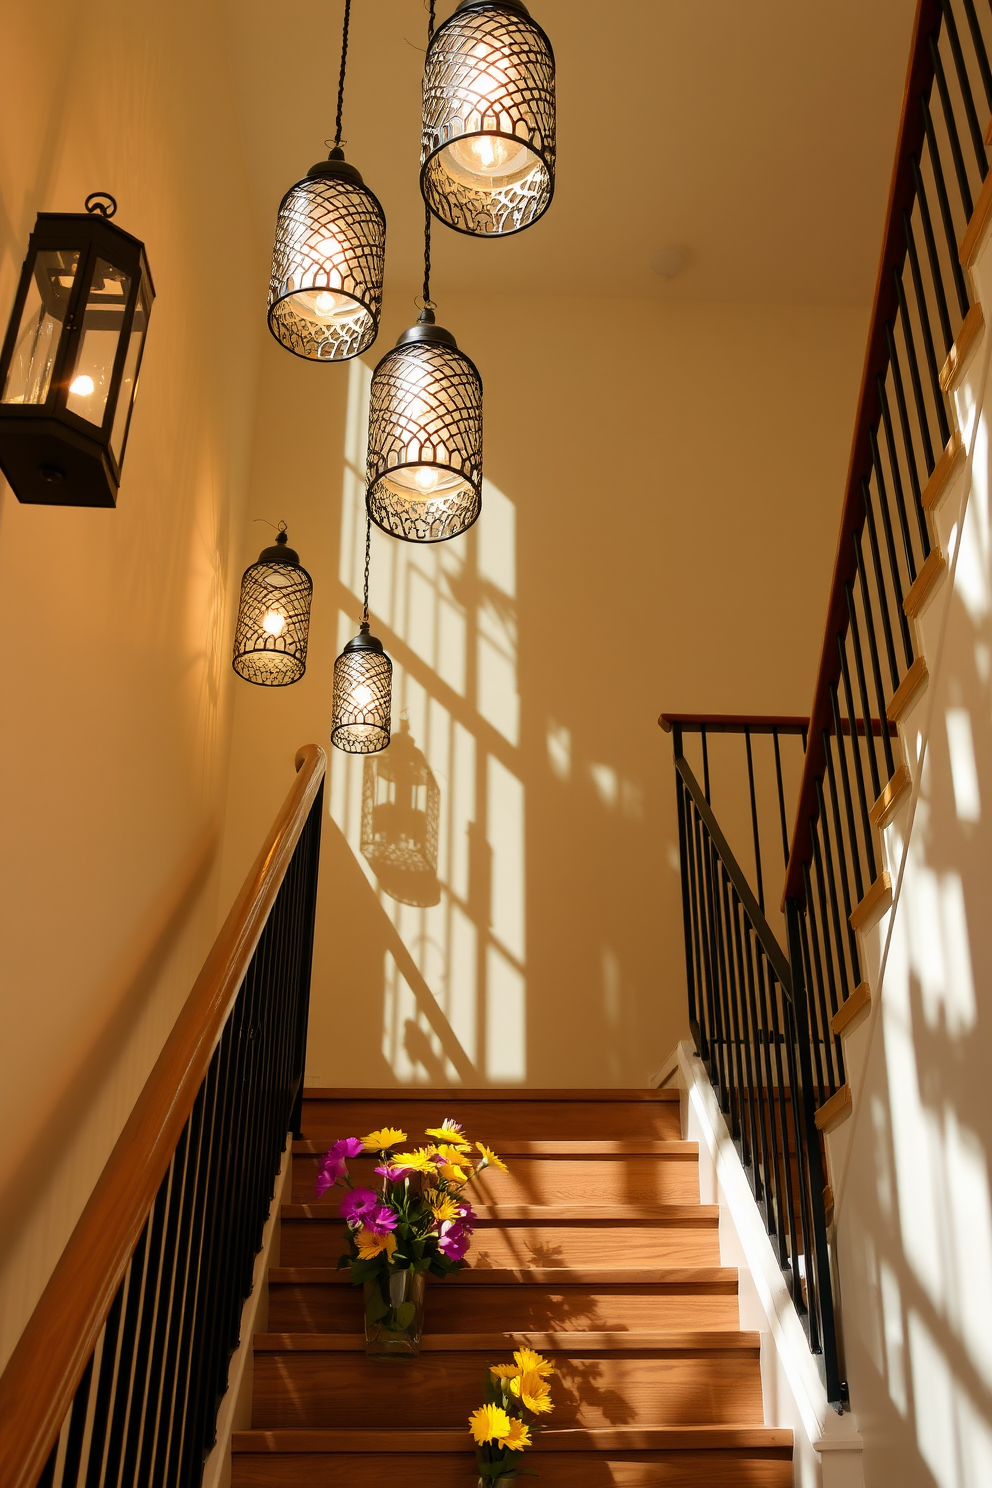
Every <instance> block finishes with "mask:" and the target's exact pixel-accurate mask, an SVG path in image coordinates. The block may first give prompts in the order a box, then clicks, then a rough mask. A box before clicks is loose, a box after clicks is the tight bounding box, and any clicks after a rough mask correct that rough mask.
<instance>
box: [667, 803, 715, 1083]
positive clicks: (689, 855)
mask: <svg viewBox="0 0 992 1488" xmlns="http://www.w3.org/2000/svg"><path fill="white" fill-rule="evenodd" d="M675 781H676V785H677V787H678V790H679V792H680V794H681V797H682V812H683V817H684V818H685V844H686V864H687V869H688V872H687V882H688V886H689V888H688V892H689V909H690V914H691V918H692V955H693V964H694V967H695V979H694V982H695V1001H694V1003H693V1007H694V1009H695V1025H694V1026H693V1022H692V1020H691V1018H690V1023H689V1028H690V1032H691V1033H692V1037H693V1041H694V1043H695V1045H696V1053H697V1054H698V1055H699V1057H700V1059H702V1060H703V1061H704V1063H705V1062H706V1061H707V1059H708V1057H709V1043H708V1040H707V1037H706V1013H705V999H706V975H707V972H706V966H705V963H704V954H703V953H704V944H705V937H704V935H703V931H702V885H701V884H700V882H699V876H698V868H697V864H696V854H695V843H694V838H695V833H694V832H691V831H690V830H689V824H690V821H691V818H692V810H693V808H692V802H691V798H690V796H689V792H688V790H687V788H686V786H685V785H684V784H683V783H682V781H681V780H680V779H679V777H678V775H676V777H675Z"/></svg>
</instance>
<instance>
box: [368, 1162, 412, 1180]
mask: <svg viewBox="0 0 992 1488" xmlns="http://www.w3.org/2000/svg"><path fill="white" fill-rule="evenodd" d="M375 1171H376V1172H377V1173H378V1174H379V1176H380V1178H388V1180H389V1182H390V1183H399V1181H400V1179H401V1178H405V1177H406V1174H407V1169H406V1168H397V1167H394V1166H393V1164H392V1163H383V1164H382V1165H381V1166H380V1167H378V1168H376V1169H375Z"/></svg>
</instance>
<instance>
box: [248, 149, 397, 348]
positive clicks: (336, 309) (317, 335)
mask: <svg viewBox="0 0 992 1488" xmlns="http://www.w3.org/2000/svg"><path fill="white" fill-rule="evenodd" d="M385 255H386V219H385V216H384V215H383V211H382V207H381V206H380V205H379V203H378V201H377V200H376V198H375V197H374V196H373V195H372V192H371V191H370V190H369V189H368V187H367V186H366V185H365V184H364V183H363V181H362V178H361V176H360V175H359V173H358V171H357V170H355V168H354V166H352V165H348V164H347V163H346V162H345V159H344V156H343V155H342V153H341V151H340V149H334V150H332V151H331V154H330V157H329V158H328V159H327V160H321V161H318V163H317V164H316V165H314V166H311V168H310V170H309V171H308V172H307V175H306V177H305V178H304V179H303V180H302V181H297V183H296V185H295V186H292V187H290V189H289V191H287V192H286V195H285V196H284V197H283V199H282V202H281V204H280V207H279V216H278V218H277V220H276V241H275V248H274V249H273V253H272V274H271V277H270V279H269V330H270V331H271V332H272V334H273V336H275V338H276V340H277V341H278V342H279V345H280V346H285V348H286V350H287V351H291V352H293V354H294V355H295V356H298V357H304V358H305V359H306V360H307V361H311V362H346V361H348V360H349V359H350V358H351V357H356V356H358V355H359V353H360V352H363V351H365V350H367V348H368V347H370V346H371V345H372V342H373V341H374V340H375V338H376V335H377V334H378V331H379V312H380V310H381V309H382V275H383V267H384V264H385Z"/></svg>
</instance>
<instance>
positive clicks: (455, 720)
mask: <svg viewBox="0 0 992 1488" xmlns="http://www.w3.org/2000/svg"><path fill="white" fill-rule="evenodd" d="M370 377H371V374H370V372H369V369H368V368H367V367H366V366H365V365H364V364H363V363H361V362H360V361H357V360H356V361H353V362H351V363H349V403H348V415H347V423H346V439H345V446H346V467H345V473H344V487H343V501H342V523H341V558H340V567H339V578H340V581H341V584H342V586H343V590H344V591H345V592H344V594H343V595H342V599H341V608H340V612H339V615H338V638H337V639H338V649H339V650H340V649H341V647H342V646H343V645H344V643H345V642H346V641H347V640H348V639H349V637H350V636H352V635H354V634H355V631H356V629H357V616H358V615H359V613H360V608H361V600H360V597H361V590H362V574H363V568H364V558H365V505H364V490H365V481H364V461H365V445H366V437H367V420H368V393H369V383H370ZM483 502H484V505H483V516H482V519H481V521H480V522H479V523H478V524H477V525H476V527H474V528H473V529H472V530H471V531H470V532H469V533H467V534H465V535H464V536H463V537H460V538H456V539H454V540H453V541H451V542H446V543H439V544H426V545H425V544H415V543H405V542H400V541H397V540H395V539H392V538H389V537H387V536H386V535H385V534H383V533H380V532H379V531H378V530H377V529H375V528H373V530H372V538H371V582H370V612H371V618H372V629H373V633H374V634H377V635H379V637H380V639H381V640H382V641H383V644H384V646H385V648H386V650H387V652H388V653H389V655H390V657H391V659H392V662H393V706H392V716H393V738H394V740H395V739H396V738H397V736H398V731H399V728H400V720H401V718H403V719H405V723H406V726H407V727H408V729H409V738H410V740H411V742H412V744H413V745H414V746H415V747H416V749H417V750H418V751H420V753H421V754H422V756H423V759H424V761H426V766H427V768H428V769H429V771H430V776H431V779H432V780H433V782H435V783H436V791H435V792H434V795H433V797H432V799H433V800H434V801H436V802H437V808H436V809H437V822H438V826H437V865H436V878H435V881H434V886H433V892H434V894H435V902H427V901H425V899H423V898H422V899H419V900H417V899H415V898H412V897H410V898H406V897H405V896H404V894H403V892H402V884H401V883H399V882H398V880H397V878H396V875H395V874H394V873H393V872H392V871H390V872H388V873H387V871H386V869H385V867H384V866H383V862H382V855H381V854H380V857H379V858H378V859H377V857H376V853H374V852H370V857H371V858H372V861H371V862H370V861H368V860H367V859H366V857H365V856H363V854H362V820H361V816H362V777H363V771H364V770H366V769H367V768H368V769H371V768H374V764H367V763H366V762H363V760H362V759H360V758H357V757H349V756H346V755H342V754H340V753H339V752H335V751H332V758H331V761H330V772H329V773H330V787H329V810H330V814H331V816H332V818H333V820H334V821H335V822H336V823H337V825H338V827H339V828H340V830H341V832H342V834H343V835H344V837H345V838H346V840H347V842H348V844H349V847H350V848H351V851H352V853H353V854H354V856H355V859H356V861H357V862H358V864H359V867H360V868H361V871H362V873H363V875H364V877H365V880H366V882H367V883H368V885H369V886H370V888H371V890H372V891H373V892H374V894H375V895H376V898H377V900H378V904H379V908H380V910H381V912H382V916H383V920H382V929H383V934H384V938H385V939H386V941H387V947H389V946H390V940H391V937H394V939H392V942H391V948H388V949H387V951H386V954H385V962H384V966H385V969H384V979H385V988H384V1003H383V1007H384V1017H383V1030H382V1052H383V1055H384V1057H385V1058H386V1060H387V1062H388V1063H389V1065H390V1067H391V1069H392V1070H393V1071H394V1073H395V1074H396V1077H397V1078H398V1079H399V1080H401V1081H402V1082H404V1083H413V1082H420V1083H424V1082H427V1083H429V1082H431V1081H433V1082H435V1083H448V1082H456V1081H459V1080H461V1081H463V1082H464V1081H466V1080H467V1081H469V1082H475V1083H481V1082H482V1080H483V1079H486V1080H491V1081H494V1082H501V1083H516V1082H519V1081H522V1080H523V1079H525V1078H526V1073H527V1039H526V1021H527V1020H526V977H525V955H526V924H525V914H524V906H525V879H524V875H525V856H524V848H525V842H524V826H525V815H524V790H523V786H522V784H521V782H520V779H519V778H518V775H517V774H516V773H515V769H514V758H515V757H514V749H515V748H516V746H517V743H518V739H519V733H520V698H519V693H518V682H517V621H516V512H515V510H514V507H513V504H512V503H511V502H510V500H509V499H508V498H507V497H506V496H505V495H504V493H503V492H502V491H500V490H499V489H498V488H497V487H496V486H494V485H493V484H492V483H491V482H489V481H486V482H485V485H484V489H483ZM346 596H351V598H350V599H348V598H347V597H346ZM390 747H391V748H392V746H390ZM388 756H389V751H388V750H387V751H386V752H385V753H384V754H383V756H382V757H381V758H382V759H384V760H385V759H386V758H387V757H388ZM395 757H396V756H394V758H395ZM376 778H377V779H378V777H376ZM390 788H391V789H396V787H394V786H391V787H390ZM432 789H433V787H432ZM366 794H367V799H368V800H373V799H374V800H375V801H377V802H378V801H380V800H381V799H386V797H385V796H384V795H383V793H381V792H377V794H376V795H375V796H374V797H373V796H372V795H371V794H370V793H368V792H367V793H366ZM394 816H395V813H394ZM396 819H397V820H398V819H399V818H398V817H397V818H396ZM377 820H378V821H379V823H380V836H381V835H382V833H384V832H385V827H384V826H382V823H383V822H385V821H386V820H387V817H386V816H384V815H382V814H380V816H379V818H377ZM376 851H377V852H378V848H377V849H376ZM344 933H347V931H346V929H345V931H344ZM369 990H370V994H372V995H373V996H374V997H375V998H376V1001H377V1000H378V989H376V988H372V989H369Z"/></svg>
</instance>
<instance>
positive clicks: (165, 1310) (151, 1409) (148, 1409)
mask: <svg viewBox="0 0 992 1488" xmlns="http://www.w3.org/2000/svg"><path fill="white" fill-rule="evenodd" d="M186 1140H187V1128H186V1127H185V1126H184V1127H183V1129H182V1131H181V1132H180V1134H179V1140H178V1142H177V1143H176V1150H175V1153H174V1155H173V1159H172V1167H171V1169H170V1172H169V1174H168V1179H167V1181H168V1190H169V1199H168V1218H167V1220H166V1226H165V1238H164V1241H163V1246H162V1270H161V1278H160V1281H159V1296H158V1301H157V1305H156V1313H155V1326H154V1332H153V1335H152V1344H151V1364H150V1368H151V1382H150V1388H149V1391H148V1396H147V1401H146V1406H145V1416H146V1420H145V1423H144V1425H143V1427H142V1434H141V1450H140V1453H139V1457H138V1477H137V1481H138V1482H139V1483H143V1484H148V1482H149V1479H150V1476H151V1468H152V1460H153V1454H154V1451H155V1436H156V1431H157V1429H158V1420H159V1412H160V1410H161V1408H162V1391H163V1388H164V1385H165V1375H164V1371H163V1365H164V1362H165V1352H166V1343H167V1327H168V1323H169V1319H170V1317H171V1313H172V1291H173V1287H174V1286H175V1284H176V1268H177V1264H178V1261H179V1252H178V1249H177V1246H176V1235H177V1233H178V1230H179V1214H180V1205H181V1195H182V1189H183V1184H184V1179H185V1172H186V1156H187V1147H186Z"/></svg>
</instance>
